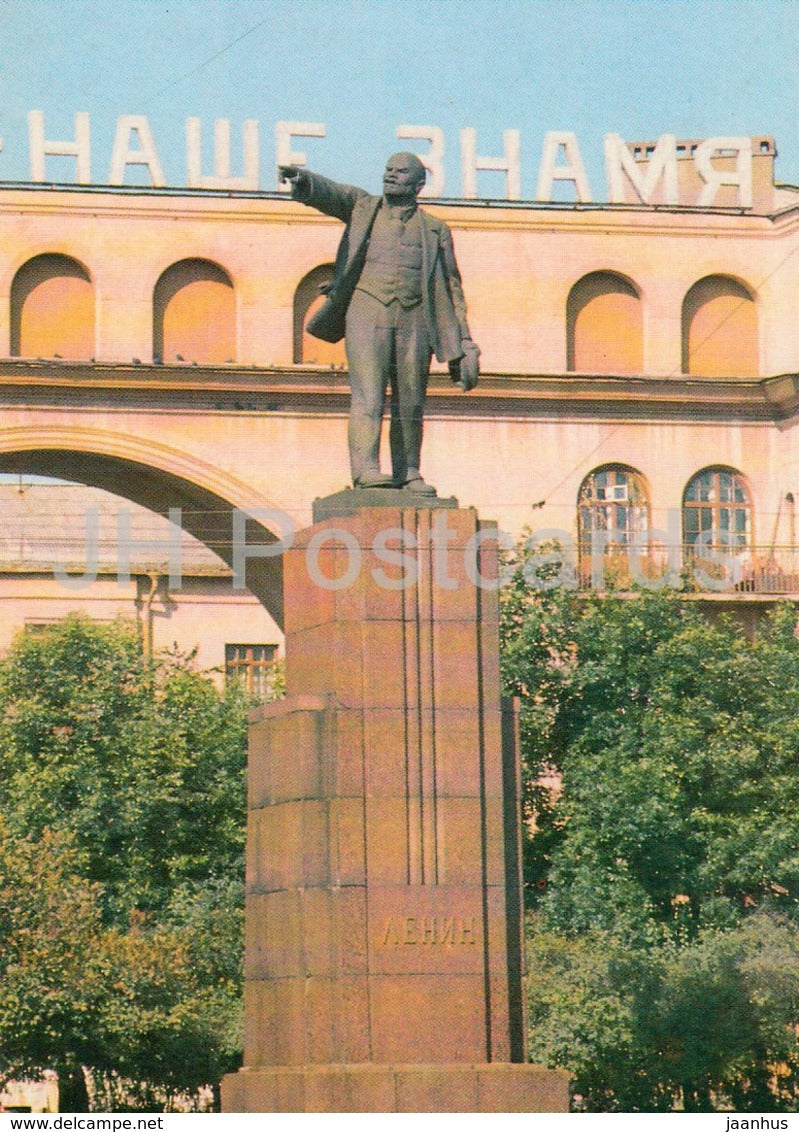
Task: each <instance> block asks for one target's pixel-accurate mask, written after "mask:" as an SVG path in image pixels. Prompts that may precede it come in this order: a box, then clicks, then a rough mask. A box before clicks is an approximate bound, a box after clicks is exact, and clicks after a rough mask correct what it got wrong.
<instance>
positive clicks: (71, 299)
mask: <svg viewBox="0 0 799 1132" xmlns="http://www.w3.org/2000/svg"><path fill="white" fill-rule="evenodd" d="M11 354H12V356H14V357H24V358H54V357H61V358H75V359H80V360H88V359H89V358H92V357H93V356H94V288H93V287H92V282H91V279H90V278H89V273H88V271H87V270H86V268H85V267H83V266H82V264H80V263H78V262H77V261H76V260H74V259H70V258H69V256H65V255H55V254H53V255H37V256H35V257H34V258H33V259H30V260H28V262H27V263H25V264H23V265H22V267H21V268H20V269H19V271H18V272H17V274H16V275H15V276H14V281H13V282H12V284H11Z"/></svg>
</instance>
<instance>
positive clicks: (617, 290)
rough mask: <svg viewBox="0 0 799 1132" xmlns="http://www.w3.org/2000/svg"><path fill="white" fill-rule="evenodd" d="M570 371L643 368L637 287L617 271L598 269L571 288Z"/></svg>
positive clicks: (568, 312)
mask: <svg viewBox="0 0 799 1132" xmlns="http://www.w3.org/2000/svg"><path fill="white" fill-rule="evenodd" d="M566 333H567V366H568V369H569V371H570V372H574V371H577V372H582V373H641V372H642V370H643V368H644V335H643V318H642V314H641V299H640V295H639V294H638V290H637V289H636V287H635V286H634V285H633V284H632V283H631V282H630V281H629V279H625V278H624V276H623V275H617V274H616V273H615V272H613V271H594V272H592V273H591V274H590V275H586V276H584V277H583V278H582V279H581V280H580V281H579V282H578V283H575V285H574V286H573V287H572V289H571V291H570V293H569V299H568V302H567V305H566Z"/></svg>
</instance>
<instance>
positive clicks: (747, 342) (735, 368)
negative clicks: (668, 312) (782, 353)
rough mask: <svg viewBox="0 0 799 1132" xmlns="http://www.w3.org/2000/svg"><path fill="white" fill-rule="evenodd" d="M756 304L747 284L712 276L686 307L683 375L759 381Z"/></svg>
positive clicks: (694, 289) (696, 288)
mask: <svg viewBox="0 0 799 1132" xmlns="http://www.w3.org/2000/svg"><path fill="white" fill-rule="evenodd" d="M759 370H760V367H759V363H758V330H757V306H756V305H755V300H754V296H753V294H752V293H751V292H750V291H749V289H748V288H747V287H745V286H744V285H743V283H739V282H738V281H737V280H736V279H731V278H730V277H729V276H727V275H708V276H706V278H704V279H700V280H699V282H698V283H694V285H693V287H692V288H691V290H690V291H689V292H688V294H687V295H686V296H685V299H684V300H683V306H682V371H683V373H689V374H693V375H696V376H697V377H756V376H757V375H758V373H759Z"/></svg>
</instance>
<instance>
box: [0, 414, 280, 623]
mask: <svg viewBox="0 0 799 1132" xmlns="http://www.w3.org/2000/svg"><path fill="white" fill-rule="evenodd" d="M0 471H2V472H23V473H29V474H34V475H45V476H57V477H59V478H61V479H67V480H73V481H75V482H77V483H83V484H86V485H87V486H89V487H97V488H101V489H103V490H105V491H109V492H111V493H112V494H114V495H118V496H121V497H122V498H123V499H129V500H130V501H131V502H133V503H137V504H139V505H140V506H142V507H147V508H148V509H149V510H151V511H155V512H156V513H157V514H160V515H164V516H168V513H169V509H170V507H179V508H181V511H182V515H181V522H182V526H183V527H184V529H185V530H186V531H187V532H188V533H189V534H191V535H193V536H194V537H195V538H197V539H199V540H200V541H201V542H203V543H205V545H206V546H207V547H209V549H210V550H212V551H213V552H214V553H215V554H218V555H219V557H220V558H221V559H222V560H223V561H224V562H226V563H227V564H228V565H229V566H233V565H234V519H235V512H236V511H244V512H246V513H247V514H248V515H249V516H252V517H251V518H249V519H248V520H247V523H246V530H245V532H244V538H245V540H246V547H247V548H252V547H255V548H256V551H257V548H259V547H266V546H274V544H275V543H276V542H277V541H278V540H279V539H281V538H285V540H286V542H288V541H289V537H288V536H289V535H290V533H291V521H290V518H289V516H288V515H286V514H284V513H282V512H281V511H279V510H278V509H277V508H275V507H273V506H272V505H271V504H270V502H269V500H268V499H266V498H264V497H263V496H261V495H260V494H258V493H257V492H254V491H253V490H252V488H249V487H247V486H246V485H245V484H243V483H241V482H239V481H238V480H237V479H236V478H235V477H234V476H231V475H229V474H227V473H225V472H222V471H220V470H219V469H218V468H215V467H213V466H212V465H210V464H207V463H205V462H204V461H201V460H197V459H196V458H195V457H192V456H189V455H187V454H186V453H183V452H181V451H179V450H177V449H174V448H171V447H169V446H167V445H162V444H157V443H154V442H152V441H141V440H138V439H137V438H136V437H134V436H131V435H125V434H122V433H113V432H107V431H103V432H101V431H98V430H95V429H80V428H77V429H76V428H62V427H59V426H52V427H39V428H30V429H29V428H10V429H6V430H4V431H3V432H2V433H0ZM246 587H247V589H248V590H249V591H250V592H251V593H252V594H254V595H255V597H257V598H258V600H259V601H260V602H261V603H262V604H263V605H264V606H265V608H266V609H267V610H268V612H269V613H270V614H271V616H272V617H273V618H274V620H275V621H276V622H277V623H278V624H279V625H280V624H282V615H283V582H282V558H281V556H280V555H279V554H274V555H270V556H268V557H264V556H258V555H257V553H256V554H255V555H250V556H248V558H247V563H246Z"/></svg>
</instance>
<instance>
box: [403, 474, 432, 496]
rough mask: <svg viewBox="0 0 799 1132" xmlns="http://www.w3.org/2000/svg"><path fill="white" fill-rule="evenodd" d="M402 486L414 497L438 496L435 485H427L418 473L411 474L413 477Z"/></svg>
mask: <svg viewBox="0 0 799 1132" xmlns="http://www.w3.org/2000/svg"><path fill="white" fill-rule="evenodd" d="M402 486H403V487H404V488H405V490H406V491H409V492H410V493H411V494H412V495H427V496H431V495H438V492H437V491H436V489H435V488H434V487H433V485H432V484H430V483H425V482H424V480H423V479H422V477H421V476H420V475H419V473H418V472H417V473H416V474H415V475H414V474H413V473H411V476H410V477H409V478H408V479H407V480H406V481H405V483H404V484H403V485H402Z"/></svg>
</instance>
